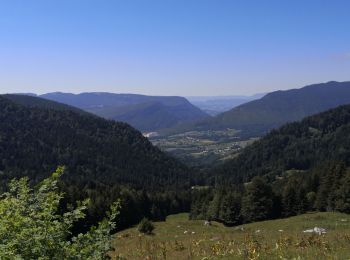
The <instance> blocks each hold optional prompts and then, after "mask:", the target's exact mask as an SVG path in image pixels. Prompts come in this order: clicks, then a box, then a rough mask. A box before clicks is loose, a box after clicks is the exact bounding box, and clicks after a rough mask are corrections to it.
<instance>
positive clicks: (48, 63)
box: [0, 0, 350, 96]
mask: <svg viewBox="0 0 350 260" xmlns="http://www.w3.org/2000/svg"><path fill="white" fill-rule="evenodd" d="M349 10H350V1H348V0H344V1H337V0H317V1H313V0H300V1H298V0H288V1H287V0H278V1H277V0H276V1H269V0H256V1H251V0H242V1H236V0H227V1H224V0H211V1H206V0H197V1H194V0H183V1H181V0H172V1H170V0H169V1H168V0H159V1H153V0H140V1H133V0H123V1H117V0H114V1H112V0H110V1H108V0H95V1H89V0H81V1H79V0H66V1H65V0H55V1H54V0H50V1H49V0H43V1H38V0H30V1H29V0H23V1H17V0H0V93H6V92H35V93H45V92H52V91H64V92H84V91H109V92H116V93H126V92H127V93H143V94H153V95H185V96H186V95H239V94H253V93H257V92H266V91H270V90H275V89H288V88H295V87H302V86H304V85H306V84H310V83H318V82H325V81H330V80H338V81H347V80H350V15H349Z"/></svg>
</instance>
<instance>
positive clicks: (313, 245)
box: [111, 212, 350, 260]
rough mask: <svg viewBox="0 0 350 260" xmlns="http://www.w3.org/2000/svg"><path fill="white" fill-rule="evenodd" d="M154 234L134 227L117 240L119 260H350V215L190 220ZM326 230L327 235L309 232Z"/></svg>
mask: <svg viewBox="0 0 350 260" xmlns="http://www.w3.org/2000/svg"><path fill="white" fill-rule="evenodd" d="M154 225H155V230H154V234H153V235H143V234H140V233H139V232H138V231H137V228H136V227H134V228H130V229H127V230H124V231H121V232H119V233H117V234H116V235H115V240H114V242H113V246H114V248H115V251H114V252H112V253H111V256H112V257H113V258H114V259H149V260H151V259H178V260H182V259H251V260H253V259H267V260H268V259H318V260H321V259H341V260H343V259H350V215H346V214H341V213H330V212H326V213H308V214H304V215H300V216H296V217H291V218H286V219H278V220H270V221H262V222H256V223H251V224H246V225H241V226H237V227H225V226H223V225H222V224H220V223H217V222H212V225H211V226H205V225H204V221H201V220H195V221H192V220H188V214H186V213H183V214H177V215H171V216H169V217H168V218H167V219H166V221H165V222H156V223H154ZM314 227H322V228H325V229H326V230H327V233H326V234H322V235H318V234H313V233H304V232H303V231H304V230H306V229H310V228H314Z"/></svg>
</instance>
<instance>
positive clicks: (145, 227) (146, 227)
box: [137, 218, 154, 235]
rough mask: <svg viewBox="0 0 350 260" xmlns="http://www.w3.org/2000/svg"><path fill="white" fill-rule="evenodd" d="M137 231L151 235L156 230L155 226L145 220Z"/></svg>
mask: <svg viewBox="0 0 350 260" xmlns="http://www.w3.org/2000/svg"><path fill="white" fill-rule="evenodd" d="M137 230H138V231H139V232H141V233H144V234H147V235H150V234H152V232H153V230H154V225H153V224H152V222H151V221H150V220H148V219H147V218H143V219H142V220H141V222H140V223H139V226H138V227H137Z"/></svg>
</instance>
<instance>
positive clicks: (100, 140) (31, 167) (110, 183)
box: [0, 96, 192, 228]
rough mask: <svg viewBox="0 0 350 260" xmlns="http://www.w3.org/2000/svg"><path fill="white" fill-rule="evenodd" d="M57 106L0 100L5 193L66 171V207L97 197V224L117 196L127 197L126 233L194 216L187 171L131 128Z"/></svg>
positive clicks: (0, 169) (93, 215) (92, 216)
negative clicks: (148, 222) (150, 222)
mask: <svg viewBox="0 0 350 260" xmlns="http://www.w3.org/2000/svg"><path fill="white" fill-rule="evenodd" d="M48 102H49V103H48ZM50 102H51V101H45V102H44V101H42V100H41V99H39V98H36V97H24V96H0V122H1V124H0V158H1V160H0V181H1V188H2V190H4V189H5V184H6V183H7V182H8V180H9V179H11V178H14V177H16V178H18V177H22V176H28V177H29V179H30V180H31V182H32V183H38V182H39V181H41V180H42V179H44V178H46V177H48V176H49V175H50V174H51V173H52V172H53V171H54V170H55V169H56V168H57V166H58V165H63V166H65V169H66V170H65V174H64V176H63V178H62V182H61V183H60V185H61V187H62V188H63V190H64V191H65V193H66V196H65V197H66V198H67V201H66V203H65V204H68V203H74V202H75V201H76V200H81V199H85V198H90V199H91V201H92V203H91V206H90V207H89V214H88V220H89V221H90V222H91V223H95V222H96V221H97V220H98V219H101V218H102V216H103V214H104V212H106V210H107V209H108V207H109V206H110V205H111V204H112V202H113V201H114V200H116V199H117V198H121V199H122V202H121V204H122V211H121V215H120V219H119V221H118V225H119V228H122V227H126V226H129V225H131V224H135V223H137V222H138V221H139V220H140V219H141V218H142V217H144V216H147V217H150V218H152V219H163V218H164V217H165V216H166V215H168V214H171V213H175V212H182V211H187V210H189V205H190V201H189V194H188V190H189V187H190V185H191V181H192V179H191V178H192V177H191V175H190V171H189V169H188V168H187V167H186V166H184V165H183V164H181V163H179V162H178V161H176V160H175V159H173V158H171V157H169V156H167V155H165V154H164V153H162V152H161V151H160V150H159V149H158V148H156V147H154V146H152V144H151V143H150V142H149V141H148V140H147V139H146V138H144V137H143V136H142V134H141V133H140V132H138V131H136V130H134V129H133V128H132V127H130V126H129V125H127V124H125V123H118V122H115V121H108V120H105V119H102V118H99V117H96V116H94V115H90V114H87V113H85V112H84V113H80V112H77V111H76V109H72V110H70V109H67V108H69V107H68V106H64V107H63V108H64V109H62V105H61V104H60V105H58V106H57V104H58V103H55V102H51V103H50ZM85 224H89V222H88V223H85Z"/></svg>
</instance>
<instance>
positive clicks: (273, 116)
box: [168, 81, 350, 136]
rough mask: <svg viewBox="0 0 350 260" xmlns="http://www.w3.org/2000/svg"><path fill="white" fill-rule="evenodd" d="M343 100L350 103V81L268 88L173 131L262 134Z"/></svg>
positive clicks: (333, 106)
mask: <svg viewBox="0 0 350 260" xmlns="http://www.w3.org/2000/svg"><path fill="white" fill-rule="evenodd" d="M345 104H350V82H334V81H332V82H327V83H322V84H314V85H309V86H306V87H303V88H300V89H291V90H286V91H275V92H271V93H269V94H267V95H265V96H264V97H262V98H261V99H258V100H254V101H251V102H248V103H245V104H243V105H240V106H238V107H235V108H233V109H231V110H229V111H227V112H224V113H222V114H219V115H217V116H216V117H213V118H209V119H205V120H202V121H199V122H195V123H194V124H191V125H186V126H182V127H181V128H178V129H174V131H175V132H179V131H180V132H181V131H189V130H222V129H227V128H233V129H236V130H241V133H240V134H241V135H243V136H261V135H264V134H266V133H267V132H268V131H270V130H271V129H273V128H277V127H279V126H281V125H283V124H285V123H287V122H293V121H297V120H301V119H302V118H304V117H306V116H309V115H313V114H316V113H320V112H323V111H326V110H328V109H331V108H335V107H337V106H339V105H345ZM168 132H169V131H168Z"/></svg>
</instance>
